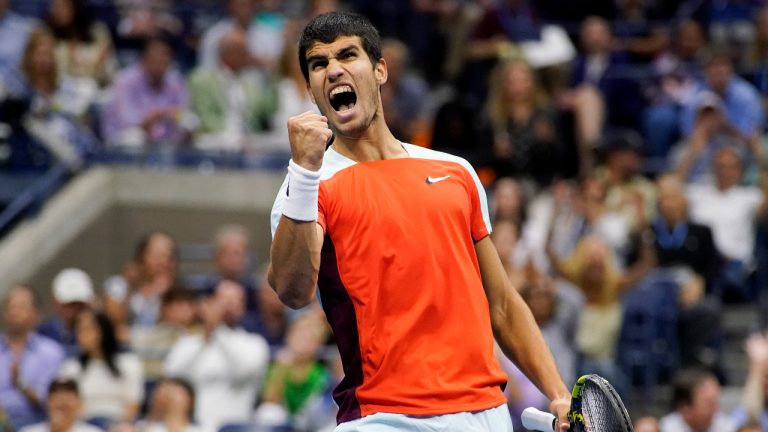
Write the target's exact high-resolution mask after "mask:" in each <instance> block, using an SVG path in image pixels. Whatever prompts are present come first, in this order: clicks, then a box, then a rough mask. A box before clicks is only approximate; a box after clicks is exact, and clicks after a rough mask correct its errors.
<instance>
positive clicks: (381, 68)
mask: <svg viewBox="0 0 768 432" xmlns="http://www.w3.org/2000/svg"><path fill="white" fill-rule="evenodd" d="M373 73H374V75H375V76H376V82H378V83H379V85H382V84H384V83H385V82H387V76H388V72H387V61H386V60H384V58H383V57H382V58H380V59H379V61H377V62H376V64H375V65H374V66H373Z"/></svg>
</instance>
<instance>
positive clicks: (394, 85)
mask: <svg viewBox="0 0 768 432" xmlns="http://www.w3.org/2000/svg"><path fill="white" fill-rule="evenodd" d="M381 43H382V46H381V56H382V57H383V58H384V60H385V61H386V62H387V83H386V84H385V85H383V86H382V87H381V99H382V100H381V102H382V104H383V105H384V115H385V116H386V118H387V123H388V124H389V125H390V128H391V129H392V134H394V135H395V138H397V139H399V140H401V141H405V142H412V141H413V138H414V137H415V136H416V134H417V133H418V132H419V128H420V127H422V126H423V123H424V114H425V112H424V111H425V105H426V101H427V93H428V90H429V88H428V87H427V83H426V82H425V81H424V80H423V79H421V78H420V77H419V76H417V75H415V74H413V73H411V71H410V57H409V56H410V52H409V50H408V46H407V45H405V44H404V43H402V42H400V41H398V40H396V39H384V40H383V41H382V42H381Z"/></svg>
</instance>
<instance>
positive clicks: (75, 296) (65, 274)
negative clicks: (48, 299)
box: [53, 268, 94, 303]
mask: <svg viewBox="0 0 768 432" xmlns="http://www.w3.org/2000/svg"><path fill="white" fill-rule="evenodd" d="M93 297H94V295H93V282H92V281H91V277H90V276H88V273H86V272H84V271H82V270H80V269H77V268H67V269H64V270H62V271H60V272H59V274H57V275H56V277H55V278H53V298H54V299H56V301H57V302H59V303H73V302H83V303H90V302H91V301H92V300H93Z"/></svg>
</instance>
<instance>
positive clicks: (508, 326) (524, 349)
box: [475, 238, 569, 400]
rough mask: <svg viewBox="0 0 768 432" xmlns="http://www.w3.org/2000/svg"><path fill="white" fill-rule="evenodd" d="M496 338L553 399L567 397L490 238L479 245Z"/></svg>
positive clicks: (523, 303)
mask: <svg viewBox="0 0 768 432" xmlns="http://www.w3.org/2000/svg"><path fill="white" fill-rule="evenodd" d="M475 249H476V251H477V257H478V261H479V263H480V271H481V276H482V279H483V288H484V289H485V292H486V296H487V297H488V304H489V307H490V315H491V325H492V327H493V333H494V336H495V337H496V342H497V343H498V344H499V346H500V347H501V350H502V351H503V352H504V354H505V355H506V356H507V357H509V358H510V359H511V360H512V361H513V362H515V364H516V365H517V366H518V367H519V368H520V370H521V371H522V372H523V373H524V374H525V375H526V376H527V377H528V378H529V379H530V380H531V382H533V383H534V384H535V385H536V387H538V388H539V390H541V392H542V393H544V395H545V396H547V397H548V398H549V399H550V400H555V399H561V398H567V397H568V394H569V393H568V389H567V388H566V387H565V384H563V380H562V379H561V378H560V373H559V372H558V371H557V366H556V365H555V360H554V358H553V357H552V353H550V351H549V348H548V347H547V344H546V342H545V341H544V337H543V336H542V335H541V331H540V330H539V326H538V325H537V324H536V321H535V320H534V319H533V314H532V313H531V310H530V309H529V308H528V305H527V304H525V302H524V301H523V298H522V297H521V296H520V294H519V293H518V292H517V290H516V289H515V288H514V287H513V286H512V284H511V283H510V282H509V279H508V278H507V276H506V273H505V271H504V267H503V266H502V265H501V261H500V260H499V255H498V253H497V252H496V248H495V247H494V246H493V243H491V241H490V239H488V238H485V239H483V240H481V241H480V242H478V243H477V244H476V245H475Z"/></svg>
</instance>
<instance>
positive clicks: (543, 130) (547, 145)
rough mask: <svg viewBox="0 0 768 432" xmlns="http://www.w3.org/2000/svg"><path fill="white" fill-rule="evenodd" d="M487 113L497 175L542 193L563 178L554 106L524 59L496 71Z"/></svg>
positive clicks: (493, 75) (498, 67)
mask: <svg viewBox="0 0 768 432" xmlns="http://www.w3.org/2000/svg"><path fill="white" fill-rule="evenodd" d="M486 111H487V115H488V116H489V117H490V122H491V126H492V128H493V131H494V145H493V153H494V164H493V166H494V169H495V172H496V174H497V175H498V176H500V177H506V176H515V177H517V178H521V179H523V181H526V182H532V183H533V185H534V186H535V188H536V189H537V190H538V189H542V188H545V187H547V186H549V184H550V183H551V182H552V180H553V179H554V177H555V176H557V175H559V174H562V173H563V171H562V170H561V169H560V167H558V163H557V162H556V161H557V160H558V159H560V158H557V157H555V155H556V154H560V153H562V151H563V148H562V143H561V141H560V137H559V136H558V126H557V117H556V113H555V111H554V107H553V106H552V105H551V104H550V103H549V101H548V100H547V98H546V96H545V94H544V93H543V92H542V91H541V89H539V88H538V85H537V84H536V81H535V77H534V74H533V70H532V69H531V67H530V66H529V65H528V64H527V63H526V62H525V61H524V60H521V59H515V60H507V61H504V62H501V63H500V64H499V65H498V66H497V67H496V68H495V69H494V71H493V73H492V75H491V84H490V88H489V92H488V99H487V107H486ZM388 120H389V119H388Z"/></svg>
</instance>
